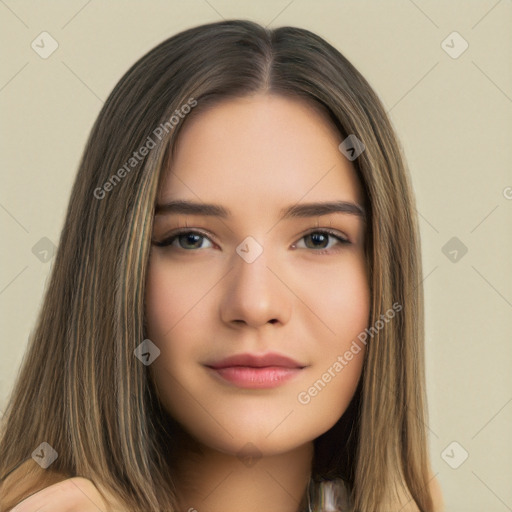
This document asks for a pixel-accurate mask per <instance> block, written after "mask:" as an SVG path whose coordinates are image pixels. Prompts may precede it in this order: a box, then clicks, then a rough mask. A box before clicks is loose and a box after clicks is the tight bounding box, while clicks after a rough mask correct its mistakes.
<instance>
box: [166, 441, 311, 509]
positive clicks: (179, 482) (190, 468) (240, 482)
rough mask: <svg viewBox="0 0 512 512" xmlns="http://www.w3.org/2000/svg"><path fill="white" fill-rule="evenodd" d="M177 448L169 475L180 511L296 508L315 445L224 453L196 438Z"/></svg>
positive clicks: (307, 477) (299, 502)
mask: <svg viewBox="0 0 512 512" xmlns="http://www.w3.org/2000/svg"><path fill="white" fill-rule="evenodd" d="M179 451H180V452H181V453H179V454H177V456H176V458H175V460H177V461H178V462H176V463H175V464H174V471H173V473H174V482H175V486H176V490H177V495H178V501H179V504H180V510H184V511H189V512H193V511H194V510H197V511H198V512H235V511H236V512H239V511H240V510H243V511H244V512H262V511H268V512H273V511H279V512H297V511H299V510H300V509H301V507H302V506H303V504H304V497H305V494H306V491H307V485H308V483H309V478H310V475H311V464H312V460H313V443H307V444H305V445H302V446H300V447H298V448H296V449H294V450H293V451H290V452H286V453H283V454H279V455H272V456H259V454H257V455H256V456H254V457H251V456H250V455H247V456H246V457H244V456H241V455H240V456H236V455H228V454H225V453H221V452H219V451H217V450H213V449H211V448H208V447H205V446H204V445H199V444H198V443H197V442H194V441H189V442H187V443H185V444H184V445H182V447H180V449H179ZM244 453H245V452H244Z"/></svg>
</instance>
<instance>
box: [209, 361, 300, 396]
mask: <svg viewBox="0 0 512 512" xmlns="http://www.w3.org/2000/svg"><path fill="white" fill-rule="evenodd" d="M205 366H206V367H207V368H209V369H210V371H211V372H213V374H214V375H215V376H216V377H217V378H220V379H221V380H222V381H224V382H225V383H226V382H227V383H229V384H231V385H234V386H236V387H240V388H246V389H268V388H274V387H277V386H280V385H281V384H284V383H285V382H287V381H288V380H290V379H292V378H293V377H295V376H296V375H298V374H299V373H300V372H301V371H302V370H303V369H304V368H305V365H302V364H300V363H298V362H297V361H294V360H293V359H291V358H289V357H286V356H283V355H280V354H264V355H257V354H240V355H234V356H230V357H227V358H225V359H222V360H220V361H215V362H213V363H211V364H207V365H205Z"/></svg>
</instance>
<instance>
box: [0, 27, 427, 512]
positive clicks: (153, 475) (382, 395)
mask: <svg viewBox="0 0 512 512" xmlns="http://www.w3.org/2000/svg"><path fill="white" fill-rule="evenodd" d="M258 92H267V93H272V94H280V95H287V96H293V97H296V98H301V99H303V100H305V101H308V102H311V103H313V104H314V105H316V106H317V107H318V108H320V109H322V110H323V111H324V112H325V113H326V116H328V118H329V119H330V121H331V122H332V123H333V124H334V125H335V126H336V128H337V129H338V130H339V133H340V136H341V137H342V138H343V139H344V138H345V137H347V136H349V135H351V134H353V135H356V136H357V138H358V139H360V140H361V141H363V142H364V145H365V151H364V152H363V153H362V154H361V155H360V156H359V157H358V158H357V159H356V160H355V161H354V162H353V164H354V167H355V169H356V172H357V175H358V177H359V179H360V182H361V184H362V188H363V191H364V195H365V202H366V209H367V234H366V241H365V248H366V255H367V264H368V268H369V276H370V289H371V297H372V298H371V310H370V318H369V325H370V326H373V325H375V324H376V322H377V321H378V320H379V319H380V318H381V315H382V314H383V313H384V312H386V311H387V310H389V309H390V308H391V307H392V304H394V303H396V302H397V303H399V304H400V305H401V306H402V309H401V311H400V314H399V315H397V317H396V318H395V319H394V320H393V321H392V322H389V323H387V324H386V326H385V328H384V329H379V330H377V332H375V333H374V334H372V336H371V339H370V340H369V341H368V350H367V353H366V356H365V362H364V367H363V373H362V377H361V380H360V383H359V387H358V390H357V392H356V394H355V396H354V398H353V400H352V403H351V404H350V406H349V409H348V410H347V412H346V413H345V414H344V415H343V417H342V418H341V419H340V421H339V422H338V424H337V425H336V426H335V427H333V429H331V430H330V431H329V432H327V433H326V434H324V435H323V436H322V437H321V438H319V439H317V440H316V451H315V460H314V466H313V472H312V480H313V481H322V480H329V479H334V478H342V479H343V480H345V481H346V482H347V484H348V485H349V488H350V489H351V494H352V500H353V503H354V510H357V511H365V512H367V511H368V512H369V511H378V510H382V509H383V508H382V507H383V503H384V502H385V501H386V500H389V499H392V497H393V495H394V489H395V486H396V485H402V486H403V490H404V492H405V495H406V496H407V499H411V501H414V502H415V503H416V504H417V506H418V508H419V510H421V511H422V512H431V511H432V510H433V505H432V499H431V496H430V493H429V490H428V478H429V474H428V472H429V460H428V453H427V440H426V432H425V425H426V405H425V383H424V360H423V342H424V340H423V290H422V285H421V260H420V245H419V235H418V227H417V217H416V212H415V206H414V198H413V193H412V188H411V184H410V178H409V175H408V171H407V168H406V166H405V163H404V158H403V155H402V152H401V149H400V146H399V143H398V141H397V139H396V136H395V134H394V130H393V128H392V126H391V124H390V121H389V119H388V117H387V115H386V112H385V109H384V108H383V106H382V104H381V102H380V100H379V99H378V97H377V96H376V94H375V93H374V91H373V90H372V88H371V87H370V85H369V84H368V83H367V81H366V80H365V79H364V78H363V77H362V76H361V74H360V73H359V72H358V71H357V70H356V69H355V68H354V66H353V65H352V64H351V63H350V62H349V61H348V60H347V59H346V58H345V57H344V56H343V55H342V54H341V53H340V52H339V51H337V50H336V49H335V48H334V47H332V46H331V45H330V44H328V43H327V42H326V41H325V40H323V39H322V38H321V37H319V36H318V35H315V34H314V33H311V32H309V31H307V30H304V29H300V28H294V27H282V28H277V29H273V30H270V29H266V28H264V27H262V26H260V25H258V24H255V23H253V22H249V21H238V20H234V21H223V22H220V23H212V24H208V25H203V26H199V27H196V28H192V29H189V30H186V31H184V32H181V33H179V34H177V35H175V36H173V37H171V38H169V39H167V40H166V41H164V42H163V43H161V44H159V45H158V46H157V47H155V48H154V49H153V50H151V51H150V52H149V53H148V54H146V55H145V56H144V57H142V58H141V59H140V60H139V61H138V62H136V63H135V64H134V65H133V66H132V67H131V68H130V69H129V70H128V72H127V73H126V74H125V75H124V76H123V77H122V79H121V80H120V81H119V83H118V84H117V85H116V87H115V88H114V90H113V91H112V93H111V94H110V96H109V98H108V99H107V101H106V103H105V105H104V107H103V108H102V110H101V112H100V114H99V116H98V119H97V121H96V123H95V125H94V127H93V129H92V132H91V135H90V137H89V140H88V142H87V145H86V148H85V151H84V154H83V157H82V160H81V163H80V167H79V171H78V175H77V178H76V181H75V184H74V187H73V190H72V194H71V198H70V202H69V207H68V211H67V215H66V220H65V225H64V228H63V231H62V234H61V238H60V243H59V248H58V252H57V255H56V259H55V261H54V265H53V268H52V272H51V278H50V281H49V285H48V289H47V291H46V295H45V298H44V303H43V306H42V310H41V312H40V315H39V318H38V322H37V325H36V328H35V330H34V333H33V336H32V337H31V339H30V340H29V346H28V349H27V352H26V355H25V358H24V360H23V364H22V367H21V370H20V373H19V375H18V378H17V381H16V384H15V386H14V390H13V393H12V395H11V397H10V401H9V402H8V406H7V410H6V412H5V415H4V418H3V420H2V431H1V438H0V476H2V477H4V478H5V475H7V474H8V473H11V474H10V476H9V477H8V478H11V477H12V475H13V474H15V473H16V471H14V472H13V470H14V469H15V468H16V467H18V466H19V464H20V463H21V462H23V461H24V460H27V459H29V458H30V454H31V453H32V452H33V451H34V449H35V448H36V447H37V446H39V445H40V443H41V442H47V443H48V444H50V445H51V446H52V447H53V448H55V450H56V451H57V452H58V458H57V459H56V460H55V462H54V463H53V464H52V466H51V469H52V470H55V471H58V472H60V473H62V474H65V475H69V476H83V477H86V478H89V479H91V480H92V481H93V482H97V483H101V484H102V485H103V486H105V487H106V488H108V489H110V490H111V491H112V493H115V495H117V496H119V498H120V499H122V500H124V501H125V502H126V506H127V508H129V509H130V510H145V511H154V512H157V511H159V510H177V508H176V500H175V496H174V490H173V485H172V474H171V471H170V467H169V460H171V459H172V453H173V447H172V444H170V445H169V443H170V442H172V439H171V440H170V439H169V430H168V427H169V418H168V417H167V416H166V414H165V413H164V412H163V411H162V408H161V407H160V403H159V401H158V398H157V395H156V392H155V389H154V386H153V384H152V381H151V379H150V378H149V374H148V371H147V368H146V367H145V366H144V365H142V364H140V362H139V361H138V360H137V358H136V357H134V354H133V352H134V348H135V347H137V346H138V345H139V344H140V343H141V341H142V340H144V339H145V324H144V287H145V277H146V267H147V263H148V258H149V251H150V240H151V232H152V221H153V215H154V206H155V199H156V194H157V191H158V187H159V184H160V182H161V177H162V175H163V172H162V169H163V168H164V167H165V166H166V164H167V163H168V162H169V161H170V157H171V155H172V150H173V147H174V145H175V142H176V139H177V137H178V134H179V132H180V129H181V128H182V126H183V124H184V123H186V122H187V116H186V115H185V114H186V113H187V112H189V111H190V110H191V109H192V110H193V112H191V114H190V115H197V114H198V113H199V112H201V109H203V108H206V105H212V104H214V103H215V102H216V101H220V100H221V99H223V98H230V97H236V96H244V95H247V94H252V93H258ZM185 105H188V106H189V107H188V110H187V109H186V108H185V107H184V106H185ZM184 113H185V114H184ZM150 139H151V142H150ZM143 146H145V147H147V148H150V149H149V151H148V152H145V154H144V155H142V153H143V152H142V151H141V152H140V154H139V153H137V154H138V156H137V157H135V156H134V155H133V153H134V152H136V151H137V150H138V149H139V148H142V147H143ZM122 170H124V172H123V171H122ZM8 478H6V479H5V482H7V480H8ZM390 497H391V498H390ZM386 502H387V501H386Z"/></svg>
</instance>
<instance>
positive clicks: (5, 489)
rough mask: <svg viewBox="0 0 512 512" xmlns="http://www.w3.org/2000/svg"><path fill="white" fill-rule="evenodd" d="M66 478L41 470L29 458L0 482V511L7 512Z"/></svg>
mask: <svg viewBox="0 0 512 512" xmlns="http://www.w3.org/2000/svg"><path fill="white" fill-rule="evenodd" d="M67 478H69V476H68V475H66V474H64V473H60V472H58V471H53V470H51V469H42V468H41V467H40V466H39V465H38V464H37V463H36V462H35V461H34V460H33V459H32V458H30V459H28V460H26V461H25V462H23V463H22V464H20V465H19V466H18V467H17V468H16V469H15V470H14V471H12V472H11V473H9V474H8V475H7V476H6V477H5V478H4V479H3V480H2V481H1V482H0V510H2V511H4V510H5V511H8V510H10V509H11V508H12V507H14V506H15V505H17V504H18V503H19V502H20V501H23V500H24V499H26V498H28V497H29V496H31V495H33V494H35V493H36V492H39V491H40V490H42V489H45V488H46V487H49V486H51V485H53V484H55V483H57V482H61V481H62V480H65V479H67Z"/></svg>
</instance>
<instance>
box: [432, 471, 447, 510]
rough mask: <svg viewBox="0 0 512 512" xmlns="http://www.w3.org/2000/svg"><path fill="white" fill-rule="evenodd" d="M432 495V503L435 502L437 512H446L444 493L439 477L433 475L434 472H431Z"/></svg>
mask: <svg viewBox="0 0 512 512" xmlns="http://www.w3.org/2000/svg"><path fill="white" fill-rule="evenodd" d="M430 495H431V496H432V501H433V502H434V510H435V512H444V498H443V492H442V490H441V486H440V485H439V481H438V480H437V477H436V476H435V475H434V474H433V473H432V471H430Z"/></svg>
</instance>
